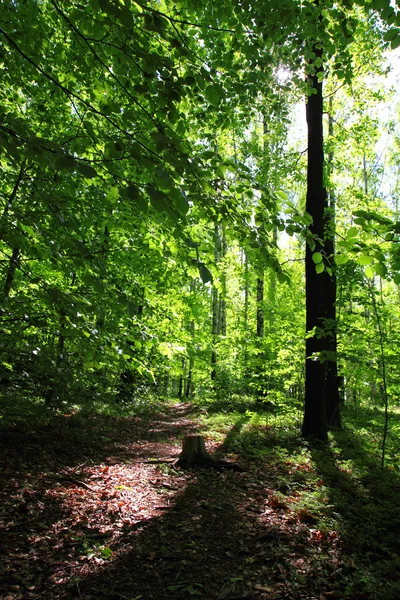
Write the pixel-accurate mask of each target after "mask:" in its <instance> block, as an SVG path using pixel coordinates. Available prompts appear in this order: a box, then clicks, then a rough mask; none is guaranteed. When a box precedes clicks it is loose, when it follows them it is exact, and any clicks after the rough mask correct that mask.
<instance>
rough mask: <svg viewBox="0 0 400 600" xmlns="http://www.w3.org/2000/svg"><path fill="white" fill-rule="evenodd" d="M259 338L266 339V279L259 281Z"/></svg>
mask: <svg viewBox="0 0 400 600" xmlns="http://www.w3.org/2000/svg"><path fill="white" fill-rule="evenodd" d="M257 337H258V338H259V339H260V340H261V339H262V338H263V337H264V277H259V278H258V279H257ZM260 345H261V342H260Z"/></svg>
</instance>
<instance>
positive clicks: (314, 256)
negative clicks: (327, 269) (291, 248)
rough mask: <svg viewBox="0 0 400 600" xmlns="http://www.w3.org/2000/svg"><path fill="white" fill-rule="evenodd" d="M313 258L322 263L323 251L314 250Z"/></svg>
mask: <svg viewBox="0 0 400 600" xmlns="http://www.w3.org/2000/svg"><path fill="white" fill-rule="evenodd" d="M312 259H313V261H314V263H315V264H316V265H318V264H320V263H321V262H322V260H323V257H322V254H321V252H314V254H313V255H312Z"/></svg>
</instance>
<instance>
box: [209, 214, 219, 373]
mask: <svg viewBox="0 0 400 600" xmlns="http://www.w3.org/2000/svg"><path fill="white" fill-rule="evenodd" d="M214 231H215V247H214V258H215V264H218V262H219V249H220V236H219V227H218V225H217V224H215V229H214ZM219 331H220V326H219V302H218V290H217V288H216V287H215V285H214V286H213V289H212V325H211V335H212V352H211V379H212V380H213V381H214V380H215V379H216V377H217V340H218V335H219Z"/></svg>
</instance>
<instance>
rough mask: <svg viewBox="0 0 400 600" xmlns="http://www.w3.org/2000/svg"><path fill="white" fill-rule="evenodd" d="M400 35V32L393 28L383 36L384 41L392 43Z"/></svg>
mask: <svg viewBox="0 0 400 600" xmlns="http://www.w3.org/2000/svg"><path fill="white" fill-rule="evenodd" d="M398 35H399V30H398V29H396V28H394V27H392V29H389V31H387V32H386V33H385V34H384V35H383V39H384V40H385V42H392V41H393V40H394V39H395V38H396V37H397V36H398Z"/></svg>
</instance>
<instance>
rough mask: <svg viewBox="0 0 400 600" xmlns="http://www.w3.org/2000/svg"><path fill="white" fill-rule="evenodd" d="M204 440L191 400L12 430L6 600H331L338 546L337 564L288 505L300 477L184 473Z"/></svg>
mask: <svg viewBox="0 0 400 600" xmlns="http://www.w3.org/2000/svg"><path fill="white" fill-rule="evenodd" d="M195 433H197V434H198V433H201V425H200V422H199V420H198V419H197V418H196V415H195V413H193V412H192V407H191V405H190V404H177V405H173V406H170V407H167V408H165V410H164V411H163V413H161V414H158V415H156V416H155V417H154V418H151V419H149V418H142V417H132V418H123V417H119V418H116V417H105V416H99V415H96V416H89V417H86V418H82V416H80V415H79V414H76V415H73V414H72V415H64V416H62V417H56V418H53V419H51V420H49V422H48V423H47V424H45V425H40V426H37V427H36V428H34V427H31V426H27V425H24V424H22V423H20V424H17V425H15V426H14V427H13V428H9V429H6V430H4V431H3V432H2V437H1V442H0V445H1V448H0V449H1V450H2V453H1V457H2V458H1V467H2V476H1V487H0V500H1V512H0V544H1V546H2V548H3V552H2V554H1V555H0V561H1V562H2V564H1V565H0V575H1V577H0V580H1V584H0V597H1V598H2V599H4V600H20V599H21V600H23V599H36V598H40V599H49V600H50V599H58V598H74V597H77V598H82V599H84V600H102V599H104V600H105V599H108V600H113V599H115V600H117V599H130V600H164V599H166V600H167V599H171V600H172V599H175V600H176V599H187V598H191V597H198V598H203V599H204V600H224V599H231V600H233V599H235V600H239V599H241V598H243V599H244V598H246V599H255V598H257V599H260V600H268V599H269V600H273V599H278V598H279V599H281V598H288V599H289V598H290V599H292V600H296V599H299V600H300V599H303V598H304V599H306V598H307V599H310V598H313V599H314V598H315V599H322V598H323V599H325V598H329V597H331V596H329V594H328V595H327V594H326V593H324V592H323V591H322V590H323V589H324V588H325V589H326V586H327V583H326V580H324V579H323V578H321V573H320V568H319V566H318V565H316V563H315V556H318V554H319V555H320V553H321V550H322V547H323V546H324V548H323V550H324V554H326V553H327V552H331V559H330V561H331V563H332V569H331V571H333V570H334V569H335V568H337V559H336V558H335V554H334V553H335V540H334V539H332V540H329V539H326V538H325V537H324V536H323V535H322V534H321V532H318V531H316V530H315V529H313V523H312V522H311V523H308V524H307V523H305V522H301V521H300V520H299V519H298V518H296V517H295V516H294V513H293V511H291V510H290V506H289V504H288V503H285V502H283V501H282V498H281V495H279V492H276V487H277V485H279V481H281V479H282V477H283V475H284V472H283V471H284V470H285V469H286V467H285V466H284V465H282V469H283V471H282V472H281V471H279V469H278V470H277V467H276V465H275V466H274V467H273V468H271V465H269V464H266V463H264V464H256V463H255V462H247V464H246V465H245V466H246V471H245V472H244V473H239V472H232V471H217V470H215V469H196V470H188V471H182V470H181V469H179V468H176V467H175V466H174V465H173V463H172V462H171V460H172V459H174V458H175V457H177V456H178V454H179V452H180V447H181V438H182V437H183V436H184V435H189V434H195ZM206 446H207V449H208V451H209V452H210V453H211V454H213V453H214V451H215V450H218V444H216V443H215V442H213V441H212V440H211V439H208V440H207V439H206ZM220 451H221V449H220ZM230 458H231V459H232V456H231V457H230ZM233 458H234V457H233ZM160 459H165V460H166V462H165V463H163V462H160ZM168 461H169V462H168ZM241 462H242V464H243V461H241ZM329 587H330V586H329ZM335 597H337V598H339V597H343V598H344V597H345V596H344V595H342V596H335Z"/></svg>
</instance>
